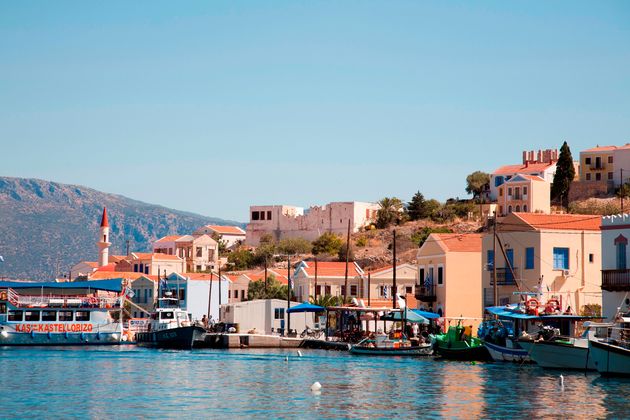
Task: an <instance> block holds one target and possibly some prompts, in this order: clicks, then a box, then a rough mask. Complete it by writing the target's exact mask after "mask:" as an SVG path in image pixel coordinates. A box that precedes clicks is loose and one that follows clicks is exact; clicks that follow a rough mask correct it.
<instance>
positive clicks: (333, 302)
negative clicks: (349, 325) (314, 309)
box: [308, 295, 343, 308]
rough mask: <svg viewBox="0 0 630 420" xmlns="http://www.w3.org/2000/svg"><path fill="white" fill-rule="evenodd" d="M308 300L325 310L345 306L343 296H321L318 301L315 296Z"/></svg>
mask: <svg viewBox="0 0 630 420" xmlns="http://www.w3.org/2000/svg"><path fill="white" fill-rule="evenodd" d="M308 300H309V302H310V303H311V304H313V305H317V306H323V307H324V308H328V307H331V306H341V305H343V296H331V295H324V296H322V295H319V296H317V299H315V297H314V296H309V298H308Z"/></svg>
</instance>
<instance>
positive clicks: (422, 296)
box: [416, 284, 437, 302]
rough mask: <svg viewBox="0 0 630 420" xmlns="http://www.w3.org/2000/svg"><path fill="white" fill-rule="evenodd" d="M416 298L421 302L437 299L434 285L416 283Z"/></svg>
mask: <svg viewBox="0 0 630 420" xmlns="http://www.w3.org/2000/svg"><path fill="white" fill-rule="evenodd" d="M416 299H418V300H419V301H421V302H435V301H436V300H437V295H436V292H435V285H432V286H428V287H427V286H421V285H419V284H416Z"/></svg>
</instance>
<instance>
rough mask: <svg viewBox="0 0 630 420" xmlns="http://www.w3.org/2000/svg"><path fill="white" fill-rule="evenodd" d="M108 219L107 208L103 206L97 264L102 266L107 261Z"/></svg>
mask: <svg viewBox="0 0 630 420" xmlns="http://www.w3.org/2000/svg"><path fill="white" fill-rule="evenodd" d="M111 245H112V243H111V242H109V221H108V220H107V208H105V207H103V217H102V218H101V229H100V236H99V241H98V266H99V267H102V266H104V265H107V264H108V263H109V247H110V246H111Z"/></svg>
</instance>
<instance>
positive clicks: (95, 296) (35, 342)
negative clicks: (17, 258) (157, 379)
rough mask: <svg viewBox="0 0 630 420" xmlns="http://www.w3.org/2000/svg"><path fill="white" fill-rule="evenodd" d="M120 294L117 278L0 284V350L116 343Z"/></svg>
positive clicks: (119, 331)
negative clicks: (0, 347) (6, 348)
mask: <svg viewBox="0 0 630 420" xmlns="http://www.w3.org/2000/svg"><path fill="white" fill-rule="evenodd" d="M121 291H122V279H112V280H102V281H90V282H65V283H56V282H54V283H53V282H47V283H33V282H0V346H43V345H56V346H59V345H102V344H120V343H121V341H123V340H124V339H125V338H126V337H125V336H124V335H123V328H122V324H121V323H120V322H118V319H121V312H122V310H121V307H122V301H123V299H124V297H123V296H122V294H121ZM114 312H115V313H116V315H117V316H116V320H115V319H114V317H113V316H112V313H114Z"/></svg>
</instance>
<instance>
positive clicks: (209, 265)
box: [153, 235, 219, 273]
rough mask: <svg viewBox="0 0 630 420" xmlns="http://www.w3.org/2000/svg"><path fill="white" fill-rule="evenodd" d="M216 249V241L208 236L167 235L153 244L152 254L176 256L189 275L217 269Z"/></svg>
mask: <svg viewBox="0 0 630 420" xmlns="http://www.w3.org/2000/svg"><path fill="white" fill-rule="evenodd" d="M218 249H219V244H218V243H217V241H215V240H214V239H212V238H211V237H210V236H208V235H198V236H193V235H169V236H164V237H162V238H160V239H158V240H157V241H155V242H154V243H153V252H155V253H160V254H165V255H170V256H175V255H176V256H178V257H179V258H181V259H182V260H184V261H185V263H186V271H188V272H190V273H193V272H200V271H207V270H214V269H216V268H218V257H219V252H218ZM177 272H179V271H177Z"/></svg>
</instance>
